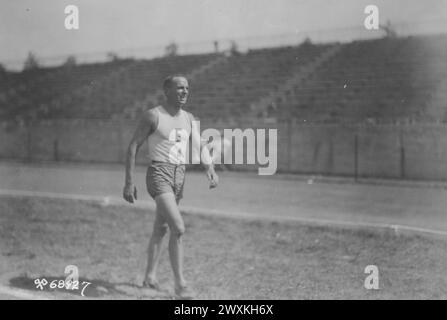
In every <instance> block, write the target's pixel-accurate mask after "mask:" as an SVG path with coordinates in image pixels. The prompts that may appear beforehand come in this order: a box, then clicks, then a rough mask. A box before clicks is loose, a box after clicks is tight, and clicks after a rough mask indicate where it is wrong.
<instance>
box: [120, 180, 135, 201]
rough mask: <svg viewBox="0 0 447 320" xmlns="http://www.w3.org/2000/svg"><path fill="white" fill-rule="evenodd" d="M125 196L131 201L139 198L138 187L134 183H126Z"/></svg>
mask: <svg viewBox="0 0 447 320" xmlns="http://www.w3.org/2000/svg"><path fill="white" fill-rule="evenodd" d="M123 198H124V199H125V200H126V201H127V202H130V203H133V202H134V201H135V200H137V187H135V186H134V185H133V184H126V185H125V186H124V190H123Z"/></svg>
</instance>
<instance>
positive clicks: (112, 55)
mask: <svg viewBox="0 0 447 320" xmlns="http://www.w3.org/2000/svg"><path fill="white" fill-rule="evenodd" d="M107 58H108V59H109V60H110V61H118V60H119V59H120V57H118V55H117V54H116V53H115V52H108V53H107Z"/></svg>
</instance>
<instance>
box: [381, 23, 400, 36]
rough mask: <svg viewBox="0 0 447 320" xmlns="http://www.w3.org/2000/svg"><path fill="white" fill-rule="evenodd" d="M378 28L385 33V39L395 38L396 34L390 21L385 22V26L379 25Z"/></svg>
mask: <svg viewBox="0 0 447 320" xmlns="http://www.w3.org/2000/svg"><path fill="white" fill-rule="evenodd" d="M380 28H381V29H382V30H383V31H385V35H386V37H387V38H396V37H397V32H396V30H395V29H394V27H393V26H392V25H391V22H390V20H388V21H387V22H386V25H381V26H380Z"/></svg>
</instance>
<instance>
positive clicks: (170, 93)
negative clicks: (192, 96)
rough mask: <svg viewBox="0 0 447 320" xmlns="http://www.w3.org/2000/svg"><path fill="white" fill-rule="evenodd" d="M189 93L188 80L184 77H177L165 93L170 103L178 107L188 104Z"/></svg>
mask: <svg viewBox="0 0 447 320" xmlns="http://www.w3.org/2000/svg"><path fill="white" fill-rule="evenodd" d="M188 93H189V85H188V80H186V79H185V78H183V77H175V78H174V79H173V80H172V82H171V86H170V87H169V88H167V90H166V92H165V94H166V98H167V99H168V102H169V103H170V104H172V105H175V106H178V107H182V106H184V105H185V104H186V101H187V100H188Z"/></svg>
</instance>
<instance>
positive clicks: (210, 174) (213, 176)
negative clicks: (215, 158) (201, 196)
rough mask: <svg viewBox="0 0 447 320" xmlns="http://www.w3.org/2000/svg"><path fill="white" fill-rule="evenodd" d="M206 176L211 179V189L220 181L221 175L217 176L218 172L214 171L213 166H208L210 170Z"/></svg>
mask: <svg viewBox="0 0 447 320" xmlns="http://www.w3.org/2000/svg"><path fill="white" fill-rule="evenodd" d="M206 176H207V178H208V180H209V181H210V189H213V188H215V187H217V184H218V183H219V177H218V176H217V173H216V172H215V171H214V168H213V167H209V168H208V170H207V171H206Z"/></svg>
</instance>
